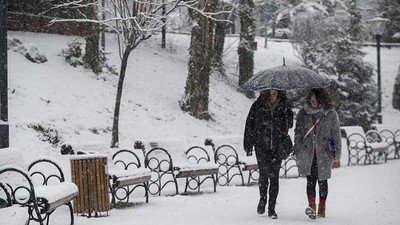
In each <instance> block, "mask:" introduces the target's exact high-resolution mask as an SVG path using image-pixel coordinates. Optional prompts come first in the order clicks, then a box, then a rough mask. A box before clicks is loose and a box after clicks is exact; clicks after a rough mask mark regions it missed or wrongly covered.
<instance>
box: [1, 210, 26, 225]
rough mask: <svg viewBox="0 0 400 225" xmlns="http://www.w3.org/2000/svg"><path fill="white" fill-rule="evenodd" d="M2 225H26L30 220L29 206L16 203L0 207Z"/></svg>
mask: <svg viewBox="0 0 400 225" xmlns="http://www.w3.org/2000/svg"><path fill="white" fill-rule="evenodd" d="M0 214H1V219H0V225H25V224H26V221H28V218H29V214H28V207H21V206H19V205H14V206H11V207H7V208H0Z"/></svg>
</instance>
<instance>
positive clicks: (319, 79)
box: [242, 62, 330, 91]
mask: <svg viewBox="0 0 400 225" xmlns="http://www.w3.org/2000/svg"><path fill="white" fill-rule="evenodd" d="M329 84H330V80H329V79H327V78H325V77H324V76H322V75H319V74H317V73H315V72H314V71H312V70H309V69H306V68H304V67H299V66H287V65H285V62H284V63H283V66H278V67H274V68H271V69H266V70H262V71H260V72H258V73H257V74H256V75H254V76H253V77H251V78H250V79H249V80H248V81H247V82H246V83H245V84H244V85H243V86H242V88H243V89H245V90H251V91H260V90H266V89H277V90H295V89H312V88H325V87H328V86H329Z"/></svg>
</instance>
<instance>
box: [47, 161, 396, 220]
mask: <svg viewBox="0 0 400 225" xmlns="http://www.w3.org/2000/svg"><path fill="white" fill-rule="evenodd" d="M396 171H400V161H399V160H391V161H389V162H388V163H387V164H379V165H368V166H353V167H347V166H344V167H342V168H340V169H337V170H334V173H333V178H332V179H331V180H330V181H329V185H330V186H329V196H328V201H327V218H325V219H318V220H316V221H310V220H309V219H308V218H307V217H306V216H305V215H304V208H305V206H306V204H307V202H306V197H305V184H306V181H305V179H302V178H300V179H281V181H280V193H279V197H278V205H277V208H276V210H277V213H278V215H279V219H278V220H271V219H270V218H268V217H266V216H258V215H257V214H256V205H257V202H258V188H257V186H255V185H254V186H245V187H243V186H230V187H218V188H217V193H213V192H211V191H210V190H211V189H209V190H207V192H206V193H203V194H200V195H192V196H183V195H177V196H162V197H151V198H150V201H149V203H148V204H145V203H143V204H138V205H135V206H133V207H130V208H126V209H119V210H116V209H114V210H111V211H110V212H109V216H108V217H103V218H85V217H82V216H76V217H75V219H76V225H83V224H85V225H103V224H104V225H105V224H118V225H125V224H126V225H128V224H141V225H145V224H164V225H168V224H174V225H180V224H182V225H186V224H191V225H200V224H207V225H217V224H221V225H222V224H228V225H236V224H237V225H239V224H240V225H242V224H252V225H256V224H310V223H312V222H316V223H318V224H340V225H344V224H352V225H354V224H360V225H375V224H380V225H383V224H399V223H400V217H399V215H398V213H399V211H400V195H399V193H398V188H399V187H400V176H398V174H396V173H397V172H396ZM54 219H57V218H56V217H55V218H54ZM58 221H59V220H58ZM54 222H55V223H53V224H57V223H56V221H54Z"/></svg>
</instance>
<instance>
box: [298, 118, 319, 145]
mask: <svg viewBox="0 0 400 225" xmlns="http://www.w3.org/2000/svg"><path fill="white" fill-rule="evenodd" d="M321 118H322V117H321ZM321 118H319V119H318V120H317V122H315V124H314V125H313V126H312V127H311V128H310V129H309V130H308V131H307V133H306V135H304V137H303V141H304V140H305V139H306V137H307V136H308V135H309V134H310V133H311V131H312V130H313V129H314V127H315V125H317V123H318V122H319V121H320V120H321Z"/></svg>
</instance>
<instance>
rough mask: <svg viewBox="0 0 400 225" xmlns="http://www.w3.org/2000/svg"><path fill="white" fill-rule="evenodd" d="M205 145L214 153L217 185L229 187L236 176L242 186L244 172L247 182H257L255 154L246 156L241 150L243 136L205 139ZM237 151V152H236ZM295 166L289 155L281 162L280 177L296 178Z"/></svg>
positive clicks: (291, 156)
mask: <svg viewBox="0 0 400 225" xmlns="http://www.w3.org/2000/svg"><path fill="white" fill-rule="evenodd" d="M205 145H207V146H211V147H212V149H213V151H214V160H215V162H216V163H217V164H218V165H219V170H218V184H219V185H221V186H225V185H229V184H230V183H231V182H232V180H233V179H234V177H235V176H238V177H239V178H240V180H241V183H242V185H244V172H246V171H248V179H247V182H248V183H250V182H251V181H256V182H257V181H258V175H259V174H258V164H257V160H256V156H255V153H253V155H252V156H246V155H245V151H244V150H243V147H242V146H243V136H241V135H231V136H222V137H214V138H213V139H210V138H208V139H206V140H205ZM237 149H238V150H237ZM296 168H297V164H296V162H295V160H294V158H293V155H290V156H289V157H288V158H287V159H286V160H284V161H283V162H282V165H281V170H280V176H281V177H283V178H288V177H298V172H297V171H296Z"/></svg>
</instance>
